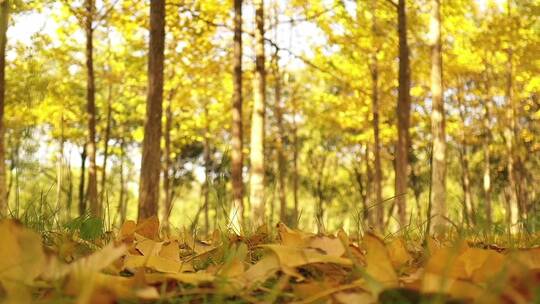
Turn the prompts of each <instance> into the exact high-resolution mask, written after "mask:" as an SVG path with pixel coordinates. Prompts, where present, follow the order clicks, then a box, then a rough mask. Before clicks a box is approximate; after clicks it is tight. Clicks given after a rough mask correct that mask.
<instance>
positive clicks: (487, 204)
mask: <svg viewBox="0 0 540 304" xmlns="http://www.w3.org/2000/svg"><path fill="white" fill-rule="evenodd" d="M486 89H487V88H486ZM490 108H491V100H490V97H489V96H488V97H487V98H486V100H485V101H484V118H483V124H484V132H485V133H484V145H483V152H484V177H483V189H484V208H485V211H486V220H487V223H488V225H491V222H492V211H491V165H490V162H491V150H490V149H491V148H490V146H491V122H490V121H491V117H490V112H491V111H490Z"/></svg>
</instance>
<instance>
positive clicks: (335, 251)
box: [308, 236, 345, 257]
mask: <svg viewBox="0 0 540 304" xmlns="http://www.w3.org/2000/svg"><path fill="white" fill-rule="evenodd" d="M308 246H309V247H310V248H316V249H320V250H322V251H324V252H325V253H326V254H327V255H331V256H336V257H340V256H342V255H343V254H344V253H345V246H343V243H342V242H341V240H340V239H338V238H335V237H328V236H315V237H312V238H310V239H309V242H308Z"/></svg>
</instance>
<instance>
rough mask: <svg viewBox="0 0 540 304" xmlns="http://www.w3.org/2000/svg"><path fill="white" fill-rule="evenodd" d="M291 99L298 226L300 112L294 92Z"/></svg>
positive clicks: (295, 222) (293, 181)
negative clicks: (297, 116) (298, 118)
mask: <svg viewBox="0 0 540 304" xmlns="http://www.w3.org/2000/svg"><path fill="white" fill-rule="evenodd" d="M291 101H292V105H293V119H292V124H293V134H292V136H293V174H292V179H293V180H292V187H293V205H294V207H293V208H294V210H293V217H294V218H293V223H294V226H295V227H297V226H298V222H299V221H300V219H299V218H298V217H299V216H300V210H299V202H298V189H299V181H300V178H299V173H298V154H299V151H298V150H299V149H300V148H299V146H298V122H297V121H296V115H297V114H298V113H297V112H298V105H297V101H296V97H295V96H294V94H292V96H291Z"/></svg>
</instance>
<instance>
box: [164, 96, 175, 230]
mask: <svg viewBox="0 0 540 304" xmlns="http://www.w3.org/2000/svg"><path fill="white" fill-rule="evenodd" d="M172 100H173V92H172V91H171V93H170V94H169V102H168V103H167V108H166V109H165V134H164V137H165V151H163V154H164V157H165V165H164V166H163V192H165V204H164V205H165V208H163V219H162V221H163V227H165V228H169V217H170V216H171V211H172V196H171V174H170V171H171V166H172V159H171V130H172V119H173V117H172Z"/></svg>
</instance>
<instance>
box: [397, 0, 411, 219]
mask: <svg viewBox="0 0 540 304" xmlns="http://www.w3.org/2000/svg"><path fill="white" fill-rule="evenodd" d="M405 4H406V3H405V0H399V1H398V35H399V88H398V102H397V113H396V114H397V130H398V140H397V144H396V181H395V182H396V185H395V186H396V190H395V195H396V202H397V206H398V215H399V216H398V218H399V222H400V225H401V226H402V227H403V226H404V225H406V224H407V214H406V210H407V188H408V187H407V186H408V183H409V147H410V139H409V124H410V116H411V114H410V113H411V95H410V92H409V91H410V86H411V84H410V83H411V80H410V68H409V45H408V43H407V13H406V5H405Z"/></svg>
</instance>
